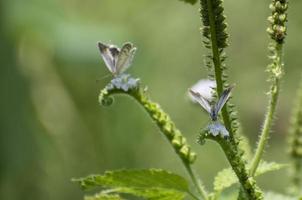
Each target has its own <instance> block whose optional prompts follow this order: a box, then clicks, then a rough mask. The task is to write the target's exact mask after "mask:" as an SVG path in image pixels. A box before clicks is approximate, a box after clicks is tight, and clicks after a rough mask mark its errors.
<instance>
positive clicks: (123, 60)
mask: <svg viewBox="0 0 302 200" xmlns="http://www.w3.org/2000/svg"><path fill="white" fill-rule="evenodd" d="M98 48H99V50H100V52H101V56H102V58H103V60H104V62H105V65H106V67H107V68H108V69H109V71H110V72H111V74H112V75H113V76H118V75H120V74H122V73H123V72H125V71H126V70H127V69H128V68H129V67H130V65H131V63H132V60H133V57H134V54H135V52H136V47H134V45H133V44H132V43H130V42H126V43H125V44H123V46H122V48H121V49H120V48H118V47H116V46H115V45H107V44H104V43H102V42H98Z"/></svg>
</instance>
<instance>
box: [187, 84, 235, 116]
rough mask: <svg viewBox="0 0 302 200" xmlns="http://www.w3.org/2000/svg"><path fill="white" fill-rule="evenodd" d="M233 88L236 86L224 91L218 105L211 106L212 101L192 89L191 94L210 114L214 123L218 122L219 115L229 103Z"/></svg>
mask: <svg viewBox="0 0 302 200" xmlns="http://www.w3.org/2000/svg"><path fill="white" fill-rule="evenodd" d="M233 88H234V85H232V86H230V87H229V88H227V89H226V90H224V91H223V93H222V94H221V97H220V98H219V100H218V101H217V103H216V104H213V105H211V103H210V101H209V100H208V99H206V98H205V97H203V96H202V95H201V94H200V93H198V92H195V91H193V90H192V89H190V93H191V95H192V96H193V97H194V99H195V100H196V101H197V102H198V103H199V104H200V105H201V106H202V107H203V108H204V109H205V110H206V111H207V112H208V113H209V114H210V117H211V119H212V121H217V119H218V114H219V112H220V111H221V109H222V108H223V106H224V105H225V103H226V102H227V101H228V99H229V97H230V95H231V91H232V89H233Z"/></svg>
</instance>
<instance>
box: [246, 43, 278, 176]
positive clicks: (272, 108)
mask: <svg viewBox="0 0 302 200" xmlns="http://www.w3.org/2000/svg"><path fill="white" fill-rule="evenodd" d="M282 47H283V45H282V44H278V43H276V46H275V51H276V55H275V56H276V57H275V58H274V60H276V62H275V64H276V65H277V66H276V69H277V70H279V69H280V70H281V69H282V65H283V61H282ZM278 73H279V72H278ZM280 78H281V76H280V75H279V76H277V75H276V76H275V77H274V78H273V83H272V86H271V89H270V103H269V106H268V110H267V114H266V117H265V120H264V125H263V129H262V132H261V134H260V138H259V142H258V146H257V149H256V153H255V155H254V158H253V161H252V164H251V167H250V175H251V176H254V175H255V172H256V170H257V167H258V165H259V163H260V161H261V157H262V155H263V153H264V150H265V146H266V144H267V141H268V139H269V133H270V130H271V127H272V123H273V119H274V115H275V112H276V106H277V102H278V97H279V91H280Z"/></svg>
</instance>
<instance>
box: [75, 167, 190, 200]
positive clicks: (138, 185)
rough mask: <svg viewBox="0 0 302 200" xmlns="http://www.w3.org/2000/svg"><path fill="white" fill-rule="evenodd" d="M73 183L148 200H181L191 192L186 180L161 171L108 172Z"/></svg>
mask: <svg viewBox="0 0 302 200" xmlns="http://www.w3.org/2000/svg"><path fill="white" fill-rule="evenodd" d="M73 181H75V182H78V183H79V184H80V186H81V187H82V188H83V189H90V188H94V187H97V186H100V187H102V188H106V189H110V190H112V192H113V193H127V194H132V195H134V196H138V197H144V198H147V199H159V200H165V199H176V200H178V199H179V200H181V199H183V198H184V197H185V193H186V192H188V191H189V189H188V183H187V181H186V180H185V179H184V178H182V177H181V176H179V175H176V174H173V173H171V172H167V171H164V170H161V169H145V170H119V171H108V172H106V173H105V174H104V175H91V176H88V177H86V178H80V179H74V180H73ZM107 191H108V190H107Z"/></svg>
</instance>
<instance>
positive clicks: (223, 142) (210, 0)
mask: <svg viewBox="0 0 302 200" xmlns="http://www.w3.org/2000/svg"><path fill="white" fill-rule="evenodd" d="M184 1H186V2H188V3H191V4H194V3H196V1H197V0H184ZM200 6H201V9H200V14H201V21H202V25H203V26H202V35H203V43H204V46H205V47H206V48H207V49H208V53H207V55H205V58H206V62H205V63H206V66H207V67H208V69H209V70H208V71H209V75H208V77H209V80H206V81H201V82H200V83H199V84H198V85H197V86H194V87H192V88H191V89H189V95H190V96H191V97H192V99H193V100H194V101H195V102H197V103H199V104H200V105H201V106H202V107H203V108H204V109H205V110H206V111H207V112H208V113H209V118H210V123H209V124H208V125H207V126H206V127H204V128H202V130H201V131H200V133H199V136H198V141H199V143H200V144H201V145H202V144H203V143H204V142H205V141H206V140H213V141H215V142H217V143H218V144H219V146H220V147H221V149H222V150H223V152H224V154H225V156H226V158H227V160H228V161H229V164H230V167H229V168H227V169H223V170H222V171H220V172H218V174H217V176H216V177H215V179H214V183H213V185H214V188H213V190H212V191H211V192H210V191H209V190H207V189H206V188H205V187H204V185H203V183H202V181H201V180H200V178H199V176H198V175H197V174H196V172H195V171H194V170H193V169H192V165H193V164H194V162H195V160H196V153H195V152H194V151H193V150H192V148H191V147H190V146H189V144H188V143H187V140H186V139H185V137H184V135H183V134H182V133H181V131H180V130H179V129H177V128H176V126H175V124H174V123H173V121H172V120H171V118H170V117H169V115H168V114H166V113H165V112H164V111H163V110H162V109H161V107H160V105H159V104H157V103H155V102H153V101H152V100H151V99H150V98H149V95H148V94H147V91H146V90H145V87H144V86H143V85H142V84H141V81H140V79H137V78H133V77H132V76H131V75H129V74H126V73H125V71H126V70H127V68H128V67H129V66H130V65H131V61H132V59H133V57H134V54H135V51H136V48H135V46H134V45H133V44H132V43H130V42H128V43H125V44H124V45H123V46H122V47H121V48H120V49H119V48H118V47H116V46H114V45H107V44H103V43H101V42H99V43H98V47H99V50H100V53H101V56H102V58H103V60H104V62H105V65H106V66H107V68H108V69H109V71H110V72H111V73H112V75H113V78H112V80H111V81H110V82H109V83H108V85H107V86H106V87H105V88H104V89H102V90H101V92H100V95H99V102H100V103H101V105H103V106H109V105H111V104H112V102H113V97H112V96H113V95H115V94H124V95H128V96H131V97H133V98H134V99H135V100H136V101H137V102H138V103H139V104H140V105H141V106H142V107H143V108H144V109H145V110H146V111H147V113H148V115H149V116H150V117H151V118H152V119H153V121H154V122H155V123H156V125H157V126H158V128H159V129H160V131H161V133H162V134H163V135H164V136H165V137H166V138H167V141H168V143H169V144H170V145H171V147H172V148H173V149H174V151H175V155H176V156H178V157H179V158H180V161H181V163H182V164H183V166H184V169H185V170H186V171H187V174H188V177H189V178H190V179H189V180H187V179H186V178H184V177H181V176H179V175H177V174H174V173H172V172H168V171H165V170H162V169H143V170H141V169H140V170H135V169H130V170H128V169H123V170H117V171H107V172H105V174H103V175H90V176H88V177H85V178H79V179H74V180H73V181H75V182H78V183H79V184H80V186H81V187H82V188H83V189H90V188H95V187H100V188H101V191H100V192H99V193H97V194H95V195H92V196H89V195H88V196H86V197H85V199H86V200H103V199H106V200H119V199H125V198H131V196H136V197H139V198H143V199H150V200H151V199H152V200H167V199H173V200H180V199H185V198H186V199H204V200H215V199H249V200H261V199H267V200H278V199H282V200H284V199H299V198H300V199H302V194H301V191H302V187H301V185H302V177H301V173H302V172H301V168H302V92H301V91H302V84H301V88H300V90H299V91H300V92H299V98H297V99H298V102H297V106H296V107H295V108H294V112H293V120H292V125H291V131H290V132H291V134H290V138H291V139H290V143H289V144H290V156H291V158H292V161H293V162H292V165H291V166H292V167H290V168H292V170H291V171H292V174H291V175H292V176H291V177H292V186H291V187H290V192H289V193H288V194H286V195H285V194H276V193H273V192H265V191H263V190H262V189H261V188H260V187H259V185H258V184H257V182H256V179H255V177H256V176H258V175H261V174H264V173H266V172H269V171H273V170H278V169H281V168H283V167H285V166H289V165H284V164H277V163H275V162H267V161H264V160H262V156H263V153H264V150H265V147H266V145H267V142H268V138H269V134H270V131H271V128H272V123H273V119H274V115H275V112H276V106H277V101H278V96H279V92H280V82H281V79H282V76H283V74H284V72H283V71H284V69H283V68H284V64H283V46H284V40H285V36H286V26H285V23H286V22H287V13H286V12H287V8H288V1H287V0H272V2H271V4H270V5H269V8H270V10H271V16H269V18H268V21H269V27H268V29H267V32H268V34H269V36H270V38H271V43H270V44H269V52H270V55H269V58H270V64H269V65H268V67H267V71H268V74H269V82H270V84H271V86H270V89H269V92H268V95H269V105H268V108H267V113H266V115H265V119H264V123H263V127H262V128H261V133H260V137H259V141H258V143H257V147H256V150H255V153H254V154H253V153H252V152H250V147H249V146H248V142H246V141H247V139H246V138H245V137H244V135H243V134H242V133H239V131H238V130H239V126H240V125H239V122H238V119H237V116H236V111H235V110H236V108H235V106H234V105H233V104H231V103H230V95H231V92H232V89H233V88H234V85H230V84H229V83H228V81H227V78H228V76H227V66H226V64H225V62H224V61H225V59H226V55H225V52H224V50H225V48H226V47H227V46H228V34H227V32H226V27H227V25H226V22H225V21H226V17H225V15H224V7H223V1H222V0H200ZM208 91H211V93H210V96H209V95H207V94H206V92H208ZM249 155H251V156H249ZM235 184H237V185H238V190H237V192H236V190H234V191H235V192H233V194H228V195H226V193H223V191H224V190H225V189H227V188H229V187H231V186H233V185H235ZM125 194H126V195H125Z"/></svg>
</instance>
